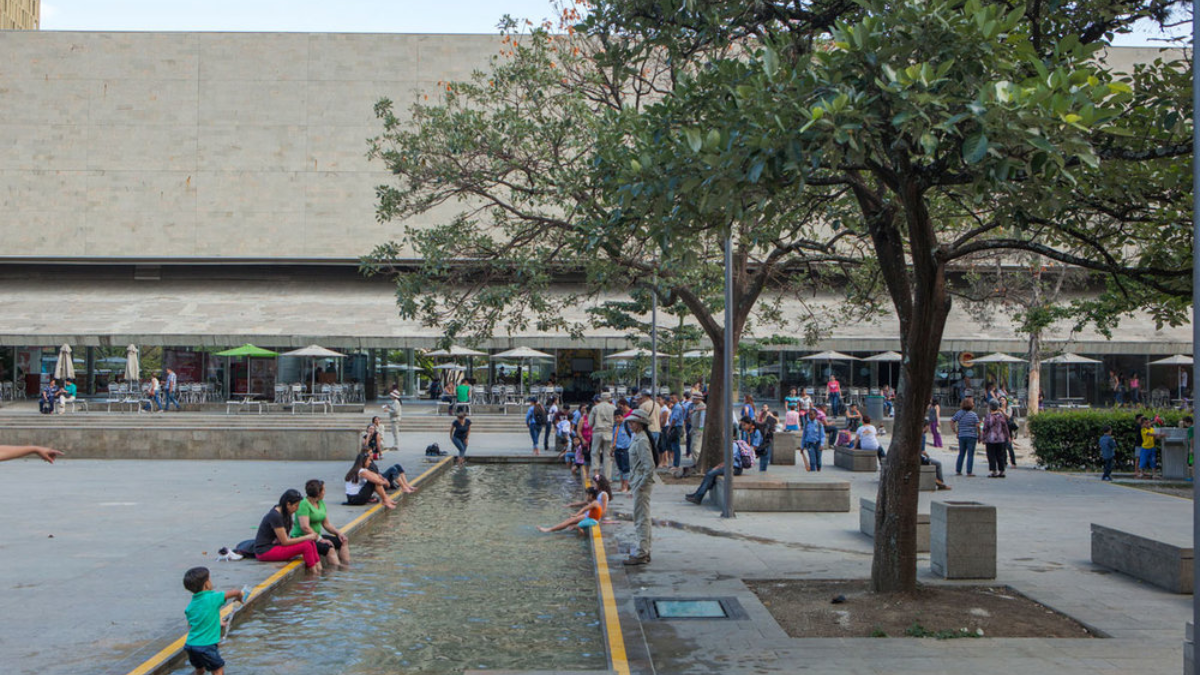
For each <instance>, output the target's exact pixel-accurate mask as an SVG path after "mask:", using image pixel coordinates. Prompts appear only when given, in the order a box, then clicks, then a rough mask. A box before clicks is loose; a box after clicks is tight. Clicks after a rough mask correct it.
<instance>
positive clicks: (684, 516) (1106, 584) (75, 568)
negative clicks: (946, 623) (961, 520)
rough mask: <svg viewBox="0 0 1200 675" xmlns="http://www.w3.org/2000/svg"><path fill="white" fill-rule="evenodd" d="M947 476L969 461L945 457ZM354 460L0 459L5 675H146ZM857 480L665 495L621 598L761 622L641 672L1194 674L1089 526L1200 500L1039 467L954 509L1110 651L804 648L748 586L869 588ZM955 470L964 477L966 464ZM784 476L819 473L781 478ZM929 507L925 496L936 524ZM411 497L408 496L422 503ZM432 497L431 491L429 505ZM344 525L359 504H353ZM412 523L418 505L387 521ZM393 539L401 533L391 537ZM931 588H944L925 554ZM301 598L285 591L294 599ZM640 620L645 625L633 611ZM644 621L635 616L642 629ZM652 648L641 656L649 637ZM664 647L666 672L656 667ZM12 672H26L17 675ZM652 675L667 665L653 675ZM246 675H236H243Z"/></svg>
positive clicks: (267, 568)
mask: <svg viewBox="0 0 1200 675" xmlns="http://www.w3.org/2000/svg"><path fill="white" fill-rule="evenodd" d="M472 440H473V443H472V448H471V449H472V452H477V453H487V454H523V453H526V452H527V443H528V439H527V437H526V436H524V435H522V434H501V433H496V434H480V435H476V436H474V437H473V439H472ZM431 442H439V443H441V444H442V445H443V446H448V445H449V444H448V443H447V442H446V438H445V437H444V434H431V433H412V434H402V447H403V448H404V450H402V451H401V452H398V453H388V455H387V456H386V457H385V461H386V462H387V463H391V462H394V461H400V462H401V463H402V464H403V465H404V467H405V469H406V470H407V472H408V474H409V477H410V478H415V477H416V476H417V475H419V474H420V473H421V472H423V471H425V470H428V468H429V467H430V466H431V465H430V464H427V463H425V462H423V461H422V460H421V457H420V455H421V454H422V451H423V449H424V447H425V446H426V445H427V444H429V443H431ZM941 458H942V459H943V460H947V461H948V463H947V466H952V455H951V454H950V453H943V454H942V455H941ZM348 464H349V460H348V461H347V462H345V463H341V462H250V461H211V462H206V461H165V460H164V461H134V460H108V461H101V460H74V461H72V460H70V459H69V458H68V459H66V460H63V461H61V463H59V464H56V465H54V466H47V465H45V464H43V463H41V462H35V461H27V460H26V461H16V462H9V463H6V464H3V465H0V508H3V511H4V513H7V514H11V515H12V516H13V522H12V523H11V524H10V527H9V532H8V536H7V537H5V538H4V539H3V540H0V551H2V552H3V554H4V558H5V562H4V564H3V565H2V566H0V583H2V584H3V587H4V588H5V589H6V590H7V591H8V592H6V593H4V594H3V595H2V596H0V663H2V664H6V666H8V667H6V668H5V669H4V670H5V672H17V673H41V674H47V675H54V674H57V673H64V674H65V673H78V672H91V673H117V674H123V673H127V672H129V670H131V669H132V668H133V667H134V666H136V665H137V664H139V663H140V662H141V661H142V660H144V659H145V658H147V657H149V656H150V655H152V654H153V653H154V652H156V651H157V650H158V649H160V648H161V647H162V646H163V645H165V644H167V643H169V641H170V640H173V639H175V638H177V637H178V636H179V635H181V634H182V633H183V631H184V629H185V626H184V623H183V617H182V609H183V606H184V605H185V604H186V599H187V598H186V593H185V592H184V591H183V589H182V588H181V586H180V578H181V576H182V573H183V571H184V570H185V569H187V568H188V567H191V566H193V565H198V564H207V565H208V566H209V567H210V569H212V570H213V572H214V580H215V582H216V584H217V586H218V587H236V586H240V585H242V584H256V583H258V582H261V581H262V580H264V579H265V578H266V577H267V576H269V575H270V574H271V573H272V572H274V571H275V570H276V569H278V567H279V566H278V565H276V564H258V563H254V562H248V561H247V562H237V563H217V562H216V561H215V558H216V550H217V548H218V547H220V546H221V545H233V544H234V543H236V542H237V541H239V540H242V539H248V538H252V537H253V534H254V531H255V528H256V526H257V524H258V521H259V518H260V517H261V515H262V514H263V513H265V512H266V510H267V509H268V508H270V506H271V505H273V504H274V503H275V500H276V499H277V497H278V495H279V494H280V493H281V492H282V491H283V490H284V489H285V488H288V487H297V486H300V485H302V484H303V482H304V481H305V480H307V479H309V478H321V479H324V480H325V481H326V482H327V483H328V484H329V485H330V486H331V489H330V493H331V495H337V494H340V480H341V477H342V474H343V473H344V472H345V470H346V468H347V466H348ZM825 473H827V474H830V475H832V476H835V477H837V478H839V479H843V480H849V481H851V489H852V495H853V501H852V503H853V507H852V511H851V512H850V513H833V514H813V513H809V514H797V513H778V514H766V513H762V514H742V515H740V516H739V517H738V518H736V519H734V520H724V519H722V518H720V513H719V511H718V510H717V508H716V507H715V506H713V505H711V503H709V502H706V504H705V505H704V506H699V507H698V506H693V505H691V504H688V503H687V502H685V501H684V500H683V495H684V494H685V492H686V491H687V490H689V489H690V487H688V486H683V485H664V484H659V485H657V486H656V487H655V490H654V501H653V511H654V517H655V519H656V520H657V521H658V523H659V526H658V527H656V528H655V532H654V537H655V546H654V552H653V555H654V562H653V564H652V565H650V566H648V567H645V568H638V569H634V570H628V571H627V570H624V569H621V568H620V566H619V565H615V566H614V576H615V578H614V583H615V585H616V586H617V589H618V594H619V596H621V597H620V598H619V602H621V603H623V604H625V605H626V609H628V607H627V605H628V603H629V601H630V598H631V597H633V596H668V597H708V596H732V597H735V598H737V599H738V601H739V602H740V603H741V605H742V607H743V608H744V609H745V610H746V611H747V614H748V615H749V619H748V620H745V621H698V620H691V621H662V622H655V623H650V622H647V623H646V624H644V625H641V626H628V625H626V626H624V628H623V632H624V633H625V634H626V635H627V640H628V641H629V642H630V643H631V644H629V651H630V655H631V666H632V668H633V672H657V673H736V672H745V673H752V672H753V673H764V672H780V673H783V672H789V673H791V672H819V673H889V674H893V673H922V674H923V675H928V674H930V673H963V672H971V673H976V674H987V673H1003V674H1004V675H1011V674H1012V673H1050V672H1053V673H1056V675H1059V674H1065V673H1081V674H1082V673H1088V674H1092V673H1177V672H1179V671H1180V669H1181V667H1182V639H1183V627H1184V623H1185V621H1187V619H1188V618H1189V617H1190V613H1191V597H1190V596H1180V595H1172V594H1170V593H1167V592H1165V591H1161V590H1158V589H1156V588H1154V587H1151V586H1148V585H1146V584H1143V583H1141V582H1138V581H1135V580H1133V579H1131V578H1129V577H1126V576H1123V575H1120V574H1115V573H1109V572H1107V571H1105V570H1102V569H1100V568H1097V567H1096V566H1094V565H1092V564H1091V563H1090V561H1089V524H1090V523H1092V522H1100V523H1104V524H1108V525H1111V526H1114V527H1118V528H1123V529H1130V530H1133V531H1140V532H1155V531H1163V532H1168V531H1169V532H1178V533H1189V532H1190V531H1191V529H1190V528H1191V503H1190V502H1189V501H1186V500H1182V499H1177V498H1174V497H1169V496H1164V495H1159V494H1153V493H1149V492H1144V491H1140V490H1136V489H1131V488H1125V487H1121V486H1114V485H1105V484H1102V483H1100V482H1099V481H1098V480H1096V479H1095V478H1094V477H1090V476H1064V475H1057V474H1051V473H1047V472H1044V471H1039V470H1036V469H1032V468H1030V467H1029V463H1028V461H1022V464H1021V465H1020V466H1019V467H1017V468H1016V469H1015V470H1011V471H1010V474H1009V476H1010V477H1009V478H1008V479H1007V480H1003V481H999V480H987V479H986V478H982V477H979V478H973V479H966V478H953V477H951V478H950V481H951V484H952V485H953V486H954V488H955V489H954V491H953V492H950V493H939V494H938V495H937V498H938V499H944V498H955V499H964V498H965V499H973V500H978V501H982V502H984V503H988V504H993V505H995V506H996V507H997V509H998V513H999V576H998V578H997V580H996V582H997V583H999V584H1008V585H1010V586H1012V587H1014V588H1016V589H1017V590H1019V591H1021V592H1022V593H1025V594H1026V595H1028V596H1030V597H1032V598H1033V599H1035V600H1037V601H1039V602H1042V603H1044V604H1046V605H1048V606H1051V607H1053V608H1055V609H1058V610H1060V611H1062V612H1065V613H1066V614H1068V615H1070V616H1072V617H1074V618H1075V619H1077V620H1079V621H1081V622H1083V623H1084V624H1086V625H1088V626H1091V627H1093V628H1095V629H1097V630H1099V631H1102V632H1103V633H1105V634H1107V635H1109V636H1111V638H1109V639H1101V640H1049V639H1037V638H1029V639H984V640H948V641H936V640H928V639H926V640H915V639H862V640H843V639H793V638H789V637H787V636H786V635H785V634H784V633H783V632H782V630H781V629H780V628H779V627H778V625H777V624H776V623H775V621H774V620H773V619H772V618H771V617H770V615H769V613H768V612H767V611H766V609H765V608H764V607H763V606H762V604H761V603H760V602H759V601H758V600H757V598H756V597H755V596H754V595H753V594H752V593H750V592H749V591H748V590H747V588H746V587H745V585H744V584H743V583H742V579H769V578H855V577H857V578H863V577H867V576H868V575H869V573H870V563H871V542H870V540H869V539H868V538H867V537H865V536H864V535H862V534H860V533H859V532H858V514H857V509H858V498H859V497H862V496H868V497H873V496H874V494H875V489H876V486H877V479H876V476H875V475H874V474H852V473H850V472H846V471H841V470H837V469H834V468H830V469H828V470H827V471H826V472H825ZM951 473H952V471H951ZM770 474H771V475H773V476H779V475H788V476H792V477H799V476H801V470H800V469H798V468H797V467H781V466H775V467H772V468H771V470H770ZM930 497H931V495H926V494H923V495H922V511H926V510H927V509H928V500H929V499H930ZM413 498H414V497H406V498H405V499H413ZM415 498H416V499H419V498H420V495H419V494H418V495H416V497H415ZM336 501H338V500H337V499H336V498H331V499H330V502H331V504H330V517H331V518H333V519H334V522H335V523H337V524H339V525H340V524H345V523H347V522H349V521H350V520H352V519H353V518H354V517H355V516H356V515H358V514H359V513H361V512H362V509H361V508H352V507H343V506H340V505H335V504H334V503H333V502H336ZM614 506H615V511H616V512H617V517H618V522H617V524H615V525H610V526H606V528H605V530H604V536H605V539H606V543H607V545H608V548H609V550H610V552H611V554H612V555H610V560H612V561H613V562H615V561H616V556H617V555H618V554H619V553H621V552H624V551H625V550H626V547H625V544H624V542H626V541H628V540H630V539H632V525H631V524H630V523H628V521H627V520H625V519H624V517H623V515H624V514H627V513H628V511H629V510H630V509H631V503H630V500H629V498H628V497H624V496H618V497H617V498H616V499H615V500H614ZM397 517H399V518H403V517H404V507H403V504H402V505H401V507H400V509H399V510H398V511H396V512H393V513H392V514H390V515H389V516H388V518H397ZM385 526H386V524H385ZM920 571H921V577H922V579H923V580H924V581H928V582H934V581H935V580H934V579H933V578H931V577H930V575H929V563H928V555H927V554H923V555H922V556H921V563H920ZM284 592H286V590H285V591H284ZM626 614H628V612H626ZM626 620H628V619H626ZM631 635H632V636H635V638H637V639H640V640H641V642H642V644H640V645H639V644H636V642H637V639H632V640H630V639H629V638H628V636H631ZM647 647H648V649H649V653H650V657H651V660H652V665H651V664H650V663H647V662H645V661H644V660H639V659H638V657H637V654H638V653H639V650H642V651H643V652H644V650H645V649H646V648H647ZM12 666H16V668H15V670H13V669H12ZM651 668H652V669H653V670H651ZM230 672H231V673H232V672H235V671H233V670H232V669H231V671H230Z"/></svg>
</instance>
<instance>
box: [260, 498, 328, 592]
mask: <svg viewBox="0 0 1200 675" xmlns="http://www.w3.org/2000/svg"><path fill="white" fill-rule="evenodd" d="M302 499H304V497H303V496H302V495H301V494H300V491H299V490H288V491H287V492H284V493H283V495H282V496H281V497H280V498H279V503H278V504H276V505H275V506H272V507H271V510H270V511H267V515H265V516H263V519H262V522H261V523H259V525H258V534H256V535H255V536H254V557H255V558H257V559H258V560H265V561H267V562H277V561H283V560H291V559H292V558H295V557H296V556H302V557H303V558H304V566H305V567H307V568H308V570H309V571H311V572H314V573H318V572H320V571H321V555H320V553H318V552H317V542H316V539H317V534H316V533H313V532H309V533H308V534H305V535H302V536H299V537H292V536H290V535H289V534H288V533H289V532H291V531H292V514H294V513H295V512H296V509H298V508H300V501H301V500H302Z"/></svg>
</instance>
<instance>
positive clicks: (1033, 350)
mask: <svg viewBox="0 0 1200 675" xmlns="http://www.w3.org/2000/svg"><path fill="white" fill-rule="evenodd" d="M1041 391H1042V331H1040V330H1035V331H1033V332H1032V333H1030V334H1029V388H1028V390H1027V393H1026V395H1025V398H1026V399H1027V400H1026V401H1025V406H1026V408H1025V410H1026V413H1025V414H1026V416H1029V415H1036V414H1038V410H1039V409H1041V402H1040V401H1039V398H1040V397H1039V396H1038V394H1039V393H1040V392H1041Z"/></svg>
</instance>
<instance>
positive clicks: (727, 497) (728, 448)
mask: <svg viewBox="0 0 1200 675" xmlns="http://www.w3.org/2000/svg"><path fill="white" fill-rule="evenodd" d="M1195 1H1196V2H1200V0H1195ZM724 371H725V387H724V390H723V391H722V392H721V399H722V400H721V416H722V418H723V419H724V420H725V427H724V428H725V434H724V437H723V438H722V439H721V442H723V443H724V444H725V485H724V487H723V489H724V492H725V494H724V495H722V497H723V499H722V502H723V506H722V507H721V517H722V518H732V517H733V515H734V514H733V415H732V412H733V227H732V226H730V228H729V232H728V233H727V234H726V235H725V364H724Z"/></svg>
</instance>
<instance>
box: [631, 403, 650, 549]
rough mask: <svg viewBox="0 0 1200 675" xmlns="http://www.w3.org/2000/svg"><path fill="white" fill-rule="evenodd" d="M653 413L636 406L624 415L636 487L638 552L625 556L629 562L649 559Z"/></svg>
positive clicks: (633, 483)
mask: <svg viewBox="0 0 1200 675" xmlns="http://www.w3.org/2000/svg"><path fill="white" fill-rule="evenodd" d="M650 421H651V418H650V416H649V415H648V414H647V413H646V411H645V410H642V409H640V408H639V409H637V410H634V411H633V412H632V413H630V414H629V417H626V418H625V424H627V425H629V427H630V430H631V431H632V432H633V442H632V443H631V444H630V446H629V459H630V463H629V473H630V479H629V485H630V487H631V488H632V489H633V525H634V529H635V530H636V532H637V553H631V554H630V556H629V557H628V558H626V559H625V564H626V565H629V566H635V565H647V564H649V563H650V527H651V523H650V490H651V489H652V488H653V487H654V453H653V452H652V451H651V450H650V435H649V433H648V431H647V430H648V429H649V428H650Z"/></svg>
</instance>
